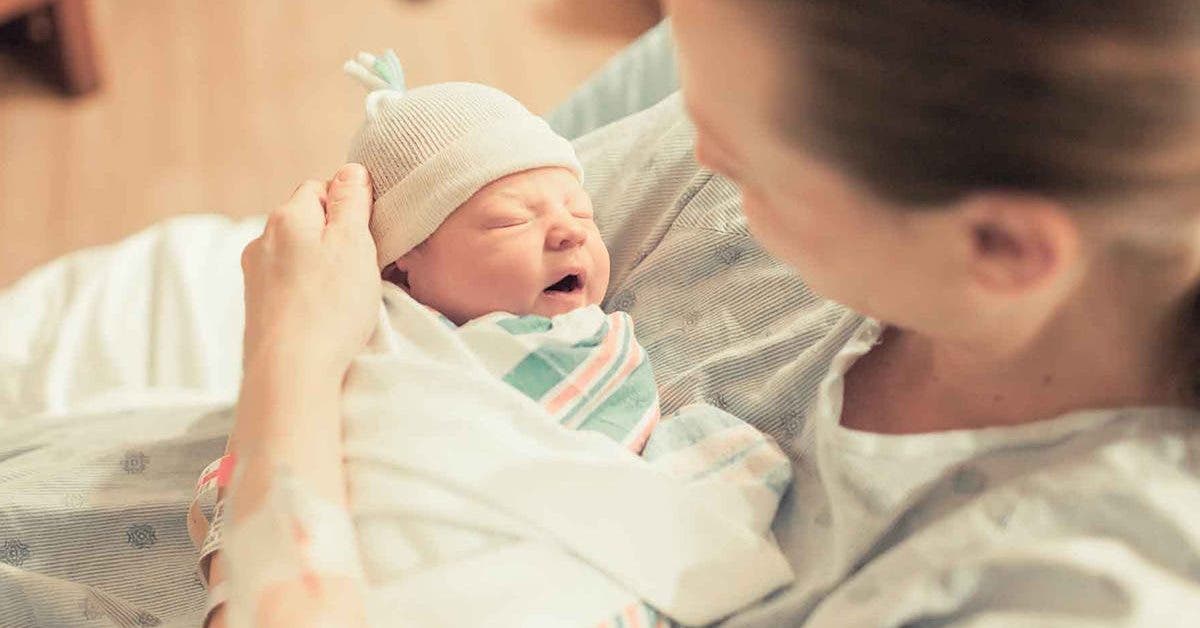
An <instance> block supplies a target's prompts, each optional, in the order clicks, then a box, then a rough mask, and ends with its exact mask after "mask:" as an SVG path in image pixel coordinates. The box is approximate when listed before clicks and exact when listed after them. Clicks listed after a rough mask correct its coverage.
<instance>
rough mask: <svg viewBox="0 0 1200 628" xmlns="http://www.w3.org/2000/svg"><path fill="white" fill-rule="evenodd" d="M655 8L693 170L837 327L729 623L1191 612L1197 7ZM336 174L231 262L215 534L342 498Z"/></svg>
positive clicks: (348, 323)
mask: <svg viewBox="0 0 1200 628" xmlns="http://www.w3.org/2000/svg"><path fill="white" fill-rule="evenodd" d="M669 5H670V6H669V7H668V8H669V10H670V11H671V13H672V15H673V20H674V25H673V28H674V32H675V36H676V40H677V43H678V47H679V54H680V61H681V69H682V77H683V85H684V88H683V93H684V98H685V100H686V103H687V108H688V111H689V113H690V114H691V117H692V119H693V121H694V122H695V127H696V131H695V152H696V154H697V157H698V159H699V160H700V161H701V163H703V164H704V165H705V166H707V167H708V168H710V169H711V170H713V171H716V172H717V173H719V174H721V175H723V176H724V177H725V178H727V179H728V180H730V181H732V182H734V183H736V184H737V186H738V187H739V188H740V190H741V194H742V200H743V203H742V209H743V211H744V214H745V219H746V223H747V224H748V226H749V228H750V231H751V232H752V233H753V234H754V235H755V237H756V238H757V239H758V240H759V242H761V244H762V246H763V247H764V248H765V249H766V250H768V251H769V252H771V253H772V254H774V255H775V256H776V257H778V258H779V259H781V260H782V261H784V262H786V263H787V264H788V265H790V266H791V267H792V268H794V270H795V271H796V273H798V274H799V276H800V277H802V278H803V280H804V281H805V283H806V284H807V286H808V287H809V288H811V289H812V290H813V291H814V292H816V293H817V294H820V295H821V296H823V297H825V298H827V299H830V300H832V301H834V302H837V303H841V304H844V305H845V306H848V307H849V308H850V310H851V312H849V313H848V315H847V316H846V317H843V318H840V319H838V322H837V324H836V325H833V326H831V327H830V328H829V329H828V330H827V332H828V333H825V334H823V337H822V340H821V341H820V342H823V343H833V344H835V345H836V347H835V348H836V351H834V352H833V355H832V356H828V355H822V356H821V357H820V358H819V360H818V358H817V357H814V356H813V355H810V354H809V353H805V354H804V355H803V356H800V357H798V358H797V364H800V366H795V365H790V366H789V367H788V368H793V367H794V368H802V367H804V364H802V363H803V362H804V361H805V360H818V362H819V366H820V368H821V369H822V372H823V376H822V377H821V378H820V379H819V381H816V380H814V381H808V380H806V382H807V384H806V385H809V386H810V387H811V388H812V389H813V399H814V401H813V402H812V403H811V405H809V406H808V411H807V414H806V416H804V417H802V418H801V420H800V421H799V426H798V427H797V428H796V429H795V430H794V433H793V431H789V430H773V431H772V433H773V435H775V436H776V437H777V438H780V439H781V441H783V442H781V444H782V445H784V447H785V449H787V450H788V451H789V453H791V454H792V455H793V459H794V461H795V474H796V480H795V484H794V485H793V488H792V493H791V496H790V499H789V500H788V501H787V503H785V505H784V506H783V507H782V508H781V511H780V515H779V516H778V517H777V519H776V522H775V526H774V528H775V532H776V534H777V536H778V538H779V540H780V543H781V544H782V546H783V547H784V549H785V551H787V552H788V554H789V556H790V557H791V560H792V563H793V567H794V569H795V570H796V573H797V580H796V583H795V584H794V585H793V586H792V587H791V588H790V589H789V590H787V591H783V592H781V593H780V594H778V595H776V596H775V597H774V598H772V599H770V600H768V601H766V602H765V603H764V604H763V605H761V606H760V607H758V608H754V609H750V610H748V611H746V612H744V613H742V614H740V615H739V616H737V617H735V618H733V619H732V620H731V621H730V624H731V625H737V626H749V625H763V626H778V625H793V624H800V623H804V624H805V625H814V626H817V625H821V626H824V625H875V626H877V625H900V624H907V623H913V622H930V623H937V624H943V623H946V624H958V623H962V624H966V623H983V622H989V621H990V622H993V623H999V624H1001V625H1010V624H1022V625H1027V624H1031V623H1032V624H1039V625H1040V624H1046V623H1052V622H1058V623H1062V624H1076V623H1080V624H1082V623H1089V624H1094V623H1122V624H1129V623H1133V624H1150V625H1169V624H1173V623H1183V622H1186V621H1187V618H1188V617H1189V616H1193V617H1194V616H1195V612H1197V609H1196V605H1197V604H1198V602H1197V600H1200V594H1198V593H1197V592H1198V591H1200V586H1198V585H1197V580H1198V579H1200V551H1198V548H1200V536H1198V535H1197V534H1196V533H1195V532H1194V526H1193V525H1191V524H1190V523H1189V521H1194V517H1195V514H1196V513H1197V512H1200V491H1197V488H1200V483H1198V482H1197V477H1196V473H1197V463H1196V460H1197V459H1198V458H1197V452H1198V451H1200V441H1198V439H1197V435H1196V427H1195V426H1196V421H1197V420H1198V419H1200V415H1198V414H1197V413H1196V412H1195V410H1194V409H1193V408H1194V406H1195V403H1196V399H1195V397H1196V393H1197V392H1198V391H1200V377H1198V373H1197V363H1198V362H1200V360H1198V359H1197V358H1198V357H1200V353H1198V350H1197V347H1196V343H1195V341H1194V340H1193V338H1195V337H1198V335H1197V330H1195V329H1194V325H1195V323H1194V319H1195V318H1196V317H1197V314H1196V309H1197V306H1196V301H1197V295H1196V289H1197V286H1198V285H1200V213H1198V212H1197V211H1196V210H1195V203H1196V200H1197V199H1198V198H1200V196H1198V194H1197V193H1198V192H1200V185H1198V184H1200V179H1198V178H1197V176H1196V175H1197V174H1200V151H1197V150H1195V148H1194V147H1195V146H1198V145H1200V143H1197V140H1198V139H1200V138H1198V137H1197V136H1196V133H1197V129H1198V127H1200V113H1197V112H1198V111H1200V109H1198V108H1197V107H1196V104H1197V102H1198V101H1197V95H1198V93H1200V91H1198V90H1200V64H1198V63H1197V61H1198V60H1200V57H1197V55H1196V52H1195V51H1196V50H1197V49H1198V48H1197V44H1200V11H1198V9H1200V7H1197V6H1196V5H1195V4H1194V3H1191V2H1185V1H1183V0H1110V1H1106V2H1090V3H1075V2H1062V1H1061V0H1058V1H1054V2H1049V1H1048V2H1024V3H974V2H965V1H961V2H950V1H940V2H939V1H937V0H887V1H886V2H875V3H867V4H866V5H864V4H863V3H844V2H836V1H834V0H792V1H789V0H687V1H686V2H671V3H669ZM342 173H343V174H349V175H353V176H350V177H347V178H346V179H345V180H341V181H338V180H335V181H334V182H333V183H332V184H331V186H330V188H329V194H330V198H328V199H323V198H322V194H323V193H324V186H322V185H320V184H308V185H306V186H303V187H302V188H301V189H300V190H299V191H298V192H297V194H296V195H295V196H294V197H293V198H292V200H291V201H289V203H288V204H287V205H285V206H284V207H283V208H281V209H280V210H279V211H277V212H276V213H275V214H274V216H273V219H272V220H271V221H270V223H269V225H268V228H267V230H266V232H265V233H264V235H263V237H262V238H260V240H258V241H257V242H256V243H254V244H252V245H251V247H249V248H248V250H247V253H246V256H245V258H244V266H245V270H246V274H247V301H248V310H247V332H246V352H247V356H246V367H247V370H246V381H245V384H244V388H243V393H242V398H241V401H240V403H239V407H238V422H237V429H236V434H235V436H234V439H233V440H234V441H236V444H235V449H236V451H237V452H238V454H239V456H241V457H242V459H244V460H245V461H246V466H245V471H244V475H243V478H242V479H241V480H240V483H239V484H238V486H237V487H236V490H237V495H238V498H237V501H236V502H235V503H236V504H237V509H238V511H239V512H247V511H252V510H253V509H254V508H255V506H256V504H255V502H254V500H255V498H256V496H261V495H262V494H263V493H264V492H265V490H266V486H267V484H268V483H269V478H270V477H271V469H272V468H273V467H274V466H276V465H279V464H286V465H290V466H292V467H293V468H296V469H300V468H301V467H300V466H299V462H300V461H301V460H303V461H305V465H306V466H304V467H303V470H302V471H300V473H303V474H304V475H305V476H306V477H308V478H309V479H311V481H312V482H314V486H315V488H316V489H317V490H318V491H320V492H321V494H322V495H324V496H325V497H326V498H328V499H329V500H331V501H338V500H342V499H344V496H343V494H342V491H343V489H342V487H341V483H340V469H339V456H338V452H337V451H336V450H334V449H333V448H331V447H327V446H325V445H323V443H332V442H337V437H336V435H337V429H338V428H337V420H336V417H337V411H336V408H337V395H338V385H339V383H340V379H341V377H342V374H343V373H344V372H345V369H346V367H347V365H348V363H349V360H350V359H351V357H352V356H353V355H354V353H355V351H356V350H357V349H359V348H360V347H361V346H362V343H363V341H364V339H365V338H366V335H367V333H368V331H369V328H370V323H371V321H372V315H373V313H374V307H375V304H376V302H377V298H378V294H377V290H378V287H377V286H376V284H375V277H374V275H373V272H371V267H370V260H371V259H372V256H371V251H370V250H369V249H370V246H369V238H368V237H367V235H366V228H365V224H366V216H367V209H366V205H367V198H366V196H367V193H366V187H365V186H364V185H363V184H362V183H361V180H362V178H363V177H362V174H361V171H360V170H359V169H357V168H354V167H349V168H347V169H344V170H343V171H342ZM356 177H357V180H358V181H359V183H354V180H355V179H356ZM322 204H325V205H327V206H328V212H327V213H328V218H329V219H328V223H327V224H326V222H325V221H324V220H323V219H322ZM348 267H350V268H354V269H356V270H355V271H354V272H353V273H350V272H348V271H347V268H348ZM279 273H283V278H282V279H280V278H279V276H278V274H279ZM268 278H270V280H269V281H268ZM855 312H856V313H855ZM866 317H869V318H866ZM313 330H323V331H324V332H325V333H323V334H314V333H313ZM765 429H766V428H765ZM305 586H311V587H315V588H309V589H306V588H305ZM259 609H260V612H261V613H263V616H267V615H272V614H274V615H275V617H276V621H278V622H281V623H282V624H284V625H302V624H304V623H305V622H307V623H319V622H320V619H319V618H320V617H325V618H326V619H328V618H330V617H336V618H338V619H337V620H334V621H337V622H339V623H343V622H344V621H345V618H346V617H349V616H357V617H361V615H360V614H359V613H361V600H360V599H359V598H358V597H357V594H356V593H355V591H354V589H353V585H352V583H351V581H349V580H348V579H338V578H325V579H322V580H320V581H319V582H318V583H316V584H314V583H310V584H309V585H303V584H300V583H284V584H281V585H277V586H276V587H275V588H274V589H272V592H271V593H270V594H269V595H268V596H267V597H266V598H264V600H263V601H262V604H261V605H260V607H259ZM285 611H290V612H294V613H295V614H294V615H293V616H290V617H285V616H284V615H283V613H285ZM314 618H318V619H314Z"/></svg>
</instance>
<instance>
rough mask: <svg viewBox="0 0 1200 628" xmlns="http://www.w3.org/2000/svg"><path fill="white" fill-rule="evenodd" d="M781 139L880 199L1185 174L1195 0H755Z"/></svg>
mask: <svg viewBox="0 0 1200 628" xmlns="http://www.w3.org/2000/svg"><path fill="white" fill-rule="evenodd" d="M761 1H766V2H769V4H772V5H776V6H780V7H784V8H786V11H781V12H778V13H776V16H775V17H776V18H778V17H779V14H782V16H786V17H785V18H784V19H781V20H779V19H776V20H775V23H776V24H781V25H782V26H784V28H785V29H787V30H788V31H790V32H787V35H788V36H786V37H784V41H787V42H793V43H794V47H793V49H792V50H791V54H793V55H794V58H793V59H792V60H790V61H792V62H791V67H794V68H796V72H794V73H793V74H792V76H793V77H794V84H793V85H788V86H786V88H785V89H786V90H788V92H790V94H788V97H786V98H784V102H787V103H788V108H787V109H786V110H780V112H779V113H780V115H781V121H782V122H784V124H785V127H786V128H787V130H788V131H790V132H791V133H792V134H793V137H796V138H797V139H798V142H802V143H803V145H804V146H806V148H809V149H811V150H814V151H815V152H817V154H821V155H822V156H824V157H827V159H829V160H830V161H833V162H835V163H838V165H839V166H840V167H842V168H844V169H845V171H846V172H847V173H848V174H851V175H853V177H854V178H857V179H858V180H860V181H862V183H863V184H865V185H866V186H869V189H871V190H872V191H874V192H876V193H878V195H880V196H881V197H882V198H886V199H890V201H894V202H898V203H900V204H908V205H930V204H942V203H947V202H950V201H954V199H956V198H959V197H961V196H964V195H966V193H968V192H972V191H979V190H1016V191H1026V192H1034V193H1042V195H1046V196H1051V197H1055V198H1062V199H1090V198H1112V197H1115V196H1122V195H1124V193H1136V192H1140V191H1144V190H1151V189H1160V187H1163V186H1177V185H1195V184H1200V150H1194V146H1198V142H1200V133H1198V132H1196V131H1198V122H1200V107H1198V106H1200V89H1198V88H1200V2H1198V1H1195V0H1025V1H996V0H875V1H859V2H847V1H842V0H761Z"/></svg>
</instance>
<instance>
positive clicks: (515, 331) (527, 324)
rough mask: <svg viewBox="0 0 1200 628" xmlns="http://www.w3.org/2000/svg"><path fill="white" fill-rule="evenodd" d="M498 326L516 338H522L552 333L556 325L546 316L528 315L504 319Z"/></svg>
mask: <svg viewBox="0 0 1200 628" xmlns="http://www.w3.org/2000/svg"><path fill="white" fill-rule="evenodd" d="M496 326H497V327H499V328H500V329H503V330H504V331H506V332H508V333H510V334H512V335H514V336H520V335H522V334H537V333H541V332H544V331H550V329H551V328H553V327H554V323H552V322H551V321H550V319H548V318H546V317H545V316H534V315H527V316H514V317H512V318H502V319H500V320H498V321H496Z"/></svg>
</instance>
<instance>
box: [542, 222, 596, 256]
mask: <svg viewBox="0 0 1200 628" xmlns="http://www.w3.org/2000/svg"><path fill="white" fill-rule="evenodd" d="M586 241H587V231H584V230H583V228H582V227H580V226H579V225H577V224H575V223H574V222H573V221H571V222H563V223H560V224H558V225H555V227H554V228H552V229H551V230H550V232H549V233H548V234H546V244H547V245H548V246H549V247H550V248H551V249H554V250H564V249H571V248H575V247H577V246H583V243H584V242H586Z"/></svg>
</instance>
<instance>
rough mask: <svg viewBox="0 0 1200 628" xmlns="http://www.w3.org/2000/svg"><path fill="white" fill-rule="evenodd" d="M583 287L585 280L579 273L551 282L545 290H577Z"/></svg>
mask: <svg viewBox="0 0 1200 628" xmlns="http://www.w3.org/2000/svg"><path fill="white" fill-rule="evenodd" d="M581 289H583V280H582V279H580V277H579V275H567V276H566V277H563V278H562V279H559V280H558V281H556V282H554V283H553V284H551V285H550V287H549V288H546V289H545V290H544V291H543V292H575V291H576V290H581Z"/></svg>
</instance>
